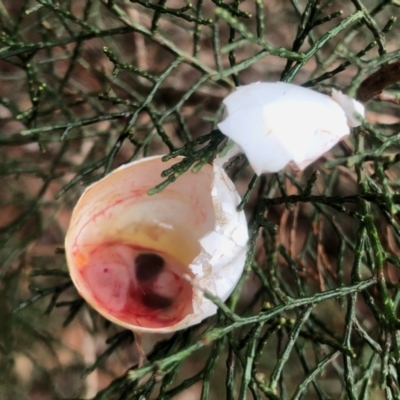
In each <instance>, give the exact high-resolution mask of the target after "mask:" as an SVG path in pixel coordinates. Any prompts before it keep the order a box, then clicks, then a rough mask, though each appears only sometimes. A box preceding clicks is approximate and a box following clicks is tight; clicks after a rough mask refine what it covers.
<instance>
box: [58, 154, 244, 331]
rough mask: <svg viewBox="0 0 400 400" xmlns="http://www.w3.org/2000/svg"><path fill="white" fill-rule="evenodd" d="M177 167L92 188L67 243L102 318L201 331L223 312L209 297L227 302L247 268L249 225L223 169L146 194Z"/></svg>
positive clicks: (133, 171) (79, 281) (145, 163)
mask: <svg viewBox="0 0 400 400" xmlns="http://www.w3.org/2000/svg"><path fill="white" fill-rule="evenodd" d="M178 161H179V159H178ZM176 162H177V160H176V159H174V160H171V161H169V162H166V163H164V162H162V161H161V157H159V156H156V157H149V158H145V159H142V160H140V161H135V162H133V163H131V164H128V165H125V166H123V167H120V168H118V169H117V170H115V171H114V172H112V173H111V174H109V175H108V176H106V177H105V178H103V179H102V180H100V181H98V182H96V183H95V184H93V185H92V186H90V187H88V188H87V189H86V190H85V192H84V193H83V195H82V196H81V198H80V200H79V201H78V203H77V205H76V207H75V209H74V211H73V215H72V218H71V222H70V227H69V230H68V233H67V237H66V240H65V248H66V255H67V262H68V267H69V271H70V274H71V277H72V280H73V282H74V284H75V286H76V287H77V289H78V291H79V293H80V294H81V295H82V296H83V297H84V298H85V299H86V300H87V301H88V303H90V304H91V305H92V306H93V307H94V308H95V309H96V310H97V311H99V312H100V313H101V314H102V315H103V316H104V317H106V318H107V319H109V320H111V321H113V322H115V323H117V324H119V325H122V326H124V327H127V328H129V329H132V330H135V331H147V332H171V331H175V330H178V329H183V328H185V327H188V326H191V325H194V324H197V323H198V322H200V321H201V320H203V319H204V318H206V317H208V316H210V315H212V314H214V313H215V312H216V309H217V308H216V306H215V305H214V304H213V303H212V302H211V301H210V300H207V299H206V298H205V297H204V295H203V290H208V291H210V292H211V293H213V294H214V295H216V296H218V297H220V298H221V299H222V300H226V299H227V297H228V296H229V295H230V294H231V292H232V290H233V289H234V287H235V285H236V284H237V282H238V280H239V278H240V276H241V274H242V271H243V267H244V261H245V253H246V246H247V240H248V234H247V224H246V219H245V215H244V213H243V212H240V213H239V212H237V211H236V206H237V205H238V203H239V202H240V197H239V195H238V194H237V192H236V190H235V187H234V185H233V183H232V182H231V180H230V179H229V177H228V176H227V175H226V173H225V171H224V170H223V169H222V168H221V167H220V166H218V165H214V166H212V165H205V166H204V167H203V168H202V169H201V170H200V171H199V172H198V173H196V174H193V173H191V172H187V173H185V174H183V175H182V176H181V177H179V178H178V179H177V180H176V181H175V182H173V183H172V184H170V185H169V186H168V187H167V188H165V189H164V190H163V191H162V192H161V193H158V194H155V195H153V196H149V195H148V194H147V191H148V190H149V189H151V188H153V187H154V186H156V185H157V184H159V183H160V182H161V181H162V178H161V177H160V174H161V172H162V171H163V170H165V169H167V168H168V167H170V166H171V165H172V164H174V163H176ZM185 277H188V278H189V281H188V279H186V278H185ZM190 281H193V282H194V285H192V284H191V283H190Z"/></svg>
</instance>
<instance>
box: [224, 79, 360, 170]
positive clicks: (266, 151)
mask: <svg viewBox="0 0 400 400" xmlns="http://www.w3.org/2000/svg"><path fill="white" fill-rule="evenodd" d="M223 103H224V104H225V107H226V115H227V116H226V118H225V119H224V120H223V121H222V122H220V123H219V124H218V128H219V129H220V131H221V132H222V133H223V134H225V135H226V136H228V137H229V138H230V139H232V140H233V141H234V142H235V144H236V148H233V149H232V150H235V152H232V151H231V152H230V153H229V156H230V157H231V156H232V155H234V154H237V153H239V152H241V151H242V152H244V153H245V154H246V156H247V159H248V160H249V163H250V165H251V166H252V168H253V169H254V172H255V173H256V174H258V175H260V174H262V173H263V172H278V171H280V170H281V169H283V168H284V167H285V166H286V165H288V164H291V165H292V166H293V167H294V168H295V169H298V170H303V169H304V168H306V167H307V166H308V165H309V164H311V163H312V162H313V161H315V160H316V159H318V158H319V157H320V156H321V155H323V154H324V153H325V152H327V151H328V150H329V149H330V148H331V147H333V146H334V145H335V144H336V143H337V142H339V141H340V140H341V139H342V138H343V137H344V136H346V135H348V134H349V133H350V127H356V126H359V125H360V124H361V122H360V121H359V119H360V117H363V116H364V107H363V105H362V104H361V103H359V102H358V101H356V100H354V99H352V98H350V97H349V96H346V95H344V94H343V93H341V92H340V91H336V90H333V93H332V97H330V96H327V95H324V94H321V93H318V92H315V91H313V90H311V89H307V88H304V87H301V86H297V85H293V84H289V83H283V82H275V83H273V82H257V83H252V84H249V85H244V86H239V87H238V88H237V89H236V90H235V92H233V93H231V94H230V95H228V96H227V97H226V98H225V99H224V101H223Z"/></svg>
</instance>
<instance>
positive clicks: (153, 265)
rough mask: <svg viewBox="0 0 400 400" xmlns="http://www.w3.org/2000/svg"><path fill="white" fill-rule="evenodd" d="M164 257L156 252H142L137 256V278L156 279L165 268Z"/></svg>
mask: <svg viewBox="0 0 400 400" xmlns="http://www.w3.org/2000/svg"><path fill="white" fill-rule="evenodd" d="M164 265H165V262H164V259H163V258H162V257H161V256H159V255H158V254H155V253H142V254H139V255H138V256H137V257H136V258H135V272H136V278H137V279H138V281H140V282H145V281H149V280H152V279H154V278H155V277H156V276H157V275H159V274H160V272H161V271H162V270H163V268H164Z"/></svg>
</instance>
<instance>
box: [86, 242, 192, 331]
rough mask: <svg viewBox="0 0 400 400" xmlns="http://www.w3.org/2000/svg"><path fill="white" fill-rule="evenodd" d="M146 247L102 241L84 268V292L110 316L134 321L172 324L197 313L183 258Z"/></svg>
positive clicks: (154, 325)
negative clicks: (183, 268) (183, 265)
mask: <svg viewBox="0 0 400 400" xmlns="http://www.w3.org/2000/svg"><path fill="white" fill-rule="evenodd" d="M146 250H147V249H142V248H136V247H134V246H131V245H126V244H118V243H103V244H102V245H101V246H98V247H96V248H95V249H93V250H92V251H90V252H89V253H88V254H87V257H86V263H85V265H84V266H83V267H82V268H81V269H80V271H81V276H82V280H83V282H84V286H85V288H86V291H85V292H84V293H82V294H83V295H84V296H85V297H86V298H87V300H88V301H89V302H90V303H91V304H92V305H93V306H94V307H95V308H96V309H97V310H98V311H99V312H101V313H102V314H103V315H104V316H105V317H112V318H113V319H117V320H119V321H121V322H124V323H125V324H130V325H132V326H141V327H148V328H161V327H168V326H171V325H174V324H176V323H178V322H179V321H181V320H182V319H183V318H184V317H185V316H186V315H188V314H190V313H192V312H193V306H192V297H193V289H192V286H191V285H190V283H188V282H187V281H186V280H185V279H183V277H182V273H181V272H178V271H181V270H182V269H181V268H182V265H181V264H179V262H178V261H175V259H173V258H172V257H171V256H167V255H165V257H162V256H160V255H159V254H156V253H155V252H152V251H151V250H150V249H148V250H147V251H146ZM177 265H179V267H176V266H177ZM188 271H189V269H188Z"/></svg>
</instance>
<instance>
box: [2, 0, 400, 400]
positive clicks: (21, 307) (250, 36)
mask: <svg viewBox="0 0 400 400" xmlns="http://www.w3.org/2000/svg"><path fill="white" fill-rule="evenodd" d="M399 5H400V3H399V2H398V1H395V0H393V1H390V0H370V1H367V0H365V1H363V2H361V1H359V0H351V1H350V0H347V1H345V0H343V1H331V0H327V1H319V0H309V1H297V0H291V1H265V2H263V1H262V0H255V1H252V0H246V1H244V2H239V1H236V0H234V1H232V2H226V3H225V2H223V1H222V0H212V1H210V0H207V1H204V0H197V1H196V3H195V4H191V3H188V2H187V1H179V0H170V1H169V2H168V4H167V2H166V1H165V0H159V1H158V2H150V1H148V0H131V2H128V1H123V0H108V1H107V0H98V1H93V0H82V1H79V2H78V1H70V0H65V1H60V2H55V1H52V0H36V1H28V0H25V1H20V2H16V1H11V0H7V1H3V2H2V3H1V4H0V24H1V34H0V43H1V48H0V81H1V85H0V96H1V97H0V126H1V128H0V129H1V134H0V145H1V147H0V160H1V163H0V174H1V176H2V177H3V180H4V184H3V185H2V190H1V191H0V215H1V218H0V234H1V236H0V248H1V253H0V257H1V265H0V321H1V323H0V324H1V325H0V398H2V399H18V400H19V399H25V398H26V399H28V398H29V399H30V398H32V399H36V398H41V399H47V398H49V399H58V398H70V399H71V398H74V399H78V398H88V397H90V398H92V399H96V400H100V399H104V400H105V399H107V400H108V399H111V400H113V399H118V400H128V399H129V400H131V399H150V398H158V399H171V398H174V396H177V395H179V394H181V395H182V396H183V397H180V398H189V396H190V395H191V396H195V397H193V398H201V399H204V400H205V399H213V398H215V399H221V398H226V399H247V398H253V399H255V400H259V399H264V398H268V399H272V400H278V399H281V400H283V399H293V400H295V399H296V400H298V399H332V398H335V399H339V398H343V399H347V398H348V399H362V400H366V399H400V385H399V377H400V336H399V331H400V320H399V313H398V309H399V301H400V286H399V277H400V275H399V267H400V258H399V256H398V254H399V249H400V223H399V212H400V210H399V206H398V204H399V203H400V197H399V194H398V193H397V190H398V187H399V185H400V179H399V168H398V166H397V163H398V162H399V161H400V153H399V144H398V143H399V139H400V133H399V127H400V123H399V121H398V118H397V116H396V114H398V105H399V102H400V100H399V99H400V94H399V88H400V86H399V84H398V83H397V82H398V81H400V72H399V65H400V48H399V47H398V42H397V43H396V37H398V35H399V32H400V30H399V28H398V24H397V23H396V18H395V16H396V14H397V13H398V10H399V9H398V8H397V7H398V6H399ZM279 79H281V80H283V81H286V82H292V81H293V82H296V83H298V84H301V85H304V86H309V87H314V88H315V89H317V90H320V91H329V88H331V87H338V88H341V89H342V90H344V91H346V92H347V93H349V94H350V95H353V96H356V97H358V98H359V99H361V100H362V101H364V102H366V101H369V100H370V101H369V103H368V110H369V114H368V118H367V121H364V123H363V125H362V126H361V127H360V128H357V129H355V130H354V132H353V134H352V135H351V137H350V138H349V139H348V140H346V141H345V142H343V143H342V144H341V145H339V146H338V147H337V148H336V149H335V150H334V151H333V153H332V154H328V155H327V156H326V157H325V159H324V160H321V161H320V162H318V163H315V164H314V165H313V167H310V168H309V169H307V170H306V171H305V172H304V173H302V174H295V173H294V172H291V171H290V170H289V169H287V170H285V171H283V172H281V173H278V174H274V175H270V176H261V177H257V176H253V175H252V173H251V172H250V171H249V167H248V163H247V161H246V160H245V158H244V157H243V156H239V157H238V158H237V159H235V160H234V161H232V162H231V164H230V165H229V166H228V167H227V170H228V171H229V173H230V174H231V176H232V178H233V179H234V180H235V181H236V182H237V183H238V186H239V187H240V188H243V187H246V186H248V190H247V192H245V193H244V196H243V201H242V203H241V204H240V206H239V208H244V209H245V210H246V211H247V213H248V216H249V220H250V225H249V226H250V228H249V229H250V246H249V251H248V254H247V259H246V265H245V273H244V274H243V276H242V278H241V280H240V282H239V284H238V286H237V288H236V290H235V292H234V293H233V295H232V296H231V298H230V299H229V300H228V302H227V303H226V304H223V303H222V302H221V301H220V300H219V299H217V298H214V297H213V296H212V295H210V294H208V293H206V294H205V295H206V296H208V297H209V298H211V299H212V300H213V301H214V302H215V303H216V304H217V305H218V307H219V313H218V315H217V316H216V317H214V318H211V319H209V320H207V321H204V322H203V323H202V324H201V325H200V326H196V327H192V328H190V329H187V330H185V331H179V332H177V333H176V334H174V335H173V336H172V337H170V338H167V339H165V338H164V339H163V340H160V341H157V340H156V339H154V340H153V342H152V343H150V345H149V347H151V348H152V350H151V351H150V352H149V354H148V362H147V363H146V364H145V365H144V366H143V367H141V368H138V367H137V360H136V358H135V355H130V354H131V353H132V351H133V347H132V343H133V340H134V338H133V335H132V333H131V332H130V331H126V330H121V329H118V327H115V326H113V325H112V324H110V323H107V322H106V321H104V320H103V319H102V318H101V317H100V316H98V315H97V314H96V313H95V312H94V311H93V310H91V309H90V307H88V306H87V305H86V304H85V303H84V301H83V300H82V299H81V298H80V297H79V295H78V294H77V293H76V292H75V290H74V288H73V286H72V282H71V281H70V279H69V275H68V272H67V269H66V264H65V260H64V255H63V249H62V243H63V238H64V235H65V231H66V228H67V224H68V219H69V215H70V212H71V209H72V208H73V205H74V203H75V202H76V200H77V198H78V196H79V194H80V193H81V192H82V185H83V186H87V185H88V184H90V183H91V182H94V181H96V180H98V179H99V178H101V177H103V176H104V175H106V174H108V173H109V172H110V171H112V170H113V169H114V168H115V167H117V166H119V165H121V164H123V163H126V162H129V161H132V160H135V159H138V158H140V157H143V156H148V155H151V154H157V153H158V154H160V153H161V154H166V155H165V157H164V159H165V160H167V159H171V158H174V157H177V156H185V158H184V159H183V161H180V162H179V163H177V164H176V165H174V166H173V167H172V168H170V169H169V170H166V171H164V173H163V177H164V178H165V181H164V182H163V183H162V184H160V185H159V186H158V187H156V188H154V190H152V191H151V193H150V194H154V193H156V192H157V191H159V190H162V189H163V188H164V187H165V186H166V185H168V184H169V183H170V182H172V181H174V180H176V179H179V176H180V175H181V174H183V173H195V172H196V171H198V170H199V169H200V168H201V167H202V166H203V165H204V164H205V163H207V162H210V161H211V160H212V159H213V157H214V156H215V154H216V152H217V151H218V150H219V149H220V148H221V143H222V142H223V141H224V139H225V138H224V136H223V135H222V133H221V132H219V131H218V129H216V124H217V122H218V121H219V120H220V119H221V117H222V112H223V109H222V99H223V98H224V97H225V96H226V95H227V94H228V93H229V92H230V91H231V90H232V89H233V88H234V87H235V85H239V84H244V83H250V82H254V81H257V80H263V81H274V80H279ZM288 117H289V118H290V116H288ZM243 192H244V190H243ZM29 291H30V292H31V293H29ZM44 315H46V316H44ZM63 326H64V327H63ZM69 337H72V338H75V341H74V340H72V341H69V340H70V339H68V338H69ZM106 337H108V339H107V341H106V340H105V338H106ZM76 342H79V343H78V344H77V343H76ZM82 343H85V344H84V345H83V346H82V345H81V344H82ZM94 343H97V346H98V347H97V348H96V347H95V344H94ZM99 343H101V344H99ZM90 349H92V350H90ZM124 371H125V372H124ZM93 377H95V378H93ZM93 382H95V383H93ZM185 396H187V397H185ZM177 398H178V397H177Z"/></svg>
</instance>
